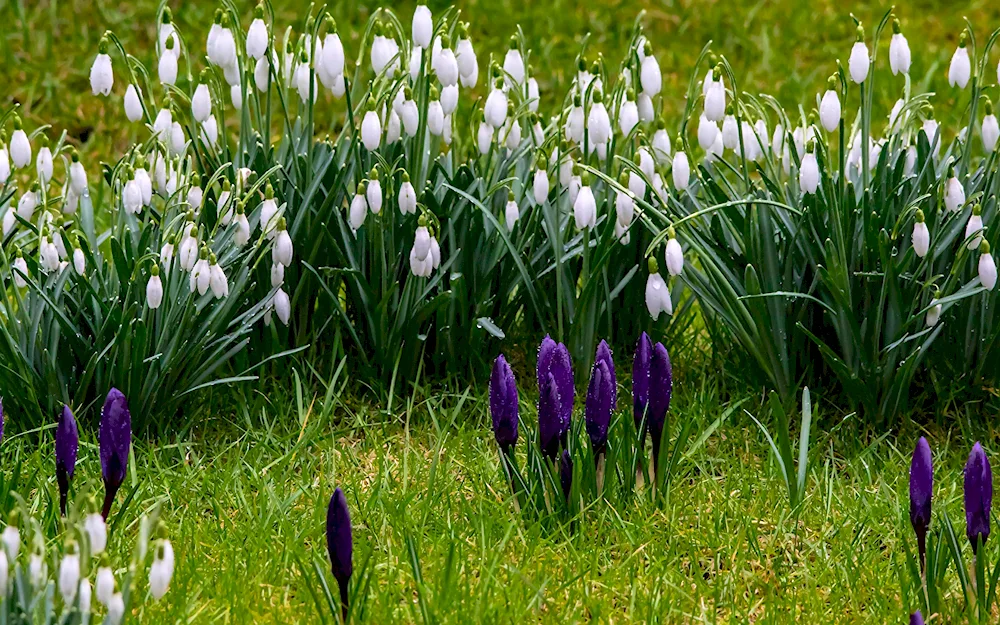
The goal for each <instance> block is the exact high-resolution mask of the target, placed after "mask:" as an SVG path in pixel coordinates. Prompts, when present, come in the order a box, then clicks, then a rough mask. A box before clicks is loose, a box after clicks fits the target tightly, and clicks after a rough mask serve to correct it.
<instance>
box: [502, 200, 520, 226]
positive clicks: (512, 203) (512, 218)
mask: <svg viewBox="0 0 1000 625" xmlns="http://www.w3.org/2000/svg"><path fill="white" fill-rule="evenodd" d="M520 217H521V210H520V209H519V208H518V206H517V201H516V200H514V192H513V191H511V192H509V193H508V194H507V206H506V207H505V208H504V219H505V221H506V223H507V232H513V231H514V224H516V223H517V220H518V219H519V218H520Z"/></svg>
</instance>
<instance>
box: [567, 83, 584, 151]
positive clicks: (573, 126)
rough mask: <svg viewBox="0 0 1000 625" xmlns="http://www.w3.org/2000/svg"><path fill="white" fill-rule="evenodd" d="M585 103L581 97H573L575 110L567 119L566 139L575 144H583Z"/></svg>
mask: <svg viewBox="0 0 1000 625" xmlns="http://www.w3.org/2000/svg"><path fill="white" fill-rule="evenodd" d="M583 122H584V117H583V101H582V100H581V98H580V95H579V94H577V95H575V96H573V109H572V110H571V111H570V113H569V116H567V118H566V138H567V139H568V140H570V141H572V142H573V143H583V129H584V128H583Z"/></svg>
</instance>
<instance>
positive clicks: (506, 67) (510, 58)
mask: <svg viewBox="0 0 1000 625" xmlns="http://www.w3.org/2000/svg"><path fill="white" fill-rule="evenodd" d="M503 71H504V73H505V74H507V76H505V78H504V80H505V81H506V83H507V88H511V87H514V86H520V85H523V84H524V59H523V58H522V57H521V51H520V50H519V49H518V47H517V37H516V36H513V35H512V36H511V38H510V44H509V45H508V46H507V54H506V55H505V56H504V59H503Z"/></svg>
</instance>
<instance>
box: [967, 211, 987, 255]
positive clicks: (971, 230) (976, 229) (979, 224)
mask: <svg viewBox="0 0 1000 625" xmlns="http://www.w3.org/2000/svg"><path fill="white" fill-rule="evenodd" d="M973 235H975V236H974V237H973ZM969 237H973V238H972V240H971V241H969V243H968V244H967V245H966V247H967V248H968V249H970V250H974V249H976V248H977V247H979V244H980V243H982V242H983V209H982V208H981V207H980V206H979V204H976V205H975V206H973V207H972V215H971V216H969V221H968V223H966V224H965V238H966V239H968V238H969Z"/></svg>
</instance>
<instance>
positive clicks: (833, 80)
mask: <svg viewBox="0 0 1000 625" xmlns="http://www.w3.org/2000/svg"><path fill="white" fill-rule="evenodd" d="M826 88H827V89H829V90H830V91H836V90H837V76H836V75H834V76H830V77H829V78H827V79H826Z"/></svg>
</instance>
